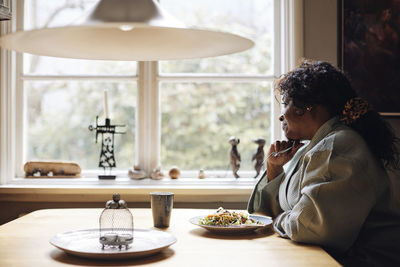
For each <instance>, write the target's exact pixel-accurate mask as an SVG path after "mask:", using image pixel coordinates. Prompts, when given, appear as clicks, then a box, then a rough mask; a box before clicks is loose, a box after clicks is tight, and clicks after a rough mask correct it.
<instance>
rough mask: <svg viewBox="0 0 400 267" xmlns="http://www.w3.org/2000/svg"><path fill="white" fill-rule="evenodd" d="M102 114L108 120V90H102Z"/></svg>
mask: <svg viewBox="0 0 400 267" xmlns="http://www.w3.org/2000/svg"><path fill="white" fill-rule="evenodd" d="M104 112H105V115H106V119H109V118H110V114H108V90H107V89H106V90H104Z"/></svg>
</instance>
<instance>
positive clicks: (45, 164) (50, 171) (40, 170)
mask: <svg viewBox="0 0 400 267" xmlns="http://www.w3.org/2000/svg"><path fill="white" fill-rule="evenodd" d="M24 171H25V177H26V178H78V177H80V176H81V167H80V166H79V165H78V163H75V162H67V161H28V162H26V163H25V165H24Z"/></svg>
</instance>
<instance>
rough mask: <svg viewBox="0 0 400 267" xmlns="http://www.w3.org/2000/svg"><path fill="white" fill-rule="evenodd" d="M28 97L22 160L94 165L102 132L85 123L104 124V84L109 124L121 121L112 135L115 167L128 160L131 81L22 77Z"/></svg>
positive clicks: (133, 100)
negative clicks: (27, 78) (25, 140)
mask: <svg viewBox="0 0 400 267" xmlns="http://www.w3.org/2000/svg"><path fill="white" fill-rule="evenodd" d="M24 87H25V94H26V102H27V104H26V105H27V109H26V112H27V114H26V115H27V124H26V126H27V129H26V133H27V136H26V137H27V142H28V144H29V145H28V148H27V156H26V157H27V160H35V159H40V160H70V161H75V162H77V163H79V165H80V166H81V168H83V169H97V168H98V162H99V156H100V147H101V141H102V140H101V135H99V136H98V140H97V144H96V143H95V139H96V138H95V137H96V133H95V131H89V129H88V126H89V125H93V126H94V127H95V126H96V116H99V124H102V125H104V93H103V92H104V89H108V102H109V110H110V118H111V124H114V125H120V124H124V125H126V127H125V128H117V131H119V130H121V131H126V134H122V135H121V134H116V135H115V136H114V142H115V148H114V154H115V159H116V165H117V166H116V167H117V168H118V169H127V168H129V167H131V166H132V165H133V162H134V151H135V146H134V144H135V112H136V92H137V88H136V83H121V82H118V83H105V82H104V83H101V82H71V81H68V82H53V81H52V82H43V81H40V82H38V81H26V82H24Z"/></svg>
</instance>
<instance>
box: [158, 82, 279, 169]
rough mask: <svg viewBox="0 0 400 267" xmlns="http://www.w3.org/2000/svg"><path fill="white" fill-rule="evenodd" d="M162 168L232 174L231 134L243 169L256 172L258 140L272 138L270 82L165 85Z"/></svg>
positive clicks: (162, 103) (163, 93) (162, 96)
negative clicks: (235, 138)
mask: <svg viewBox="0 0 400 267" xmlns="http://www.w3.org/2000/svg"><path fill="white" fill-rule="evenodd" d="M161 107H162V126H161V128H162V133H161V136H162V138H161V139H162V140H161V164H162V166H163V168H167V169H168V168H169V167H170V166H172V165H177V166H179V167H180V168H181V169H183V170H199V169H205V170H230V165H229V151H230V149H231V145H230V144H229V142H228V140H229V138H230V137H231V136H236V137H237V138H239V139H240V144H239V145H238V150H239V153H240V154H241V157H242V164H241V168H240V170H248V171H250V170H254V168H253V165H254V162H252V161H251V157H252V154H253V153H254V152H255V151H256V150H257V145H256V144H255V143H253V139H256V138H264V139H265V140H267V142H269V140H270V139H269V138H270V130H269V129H270V113H271V110H270V109H271V83H270V82H263V83H162V84H161Z"/></svg>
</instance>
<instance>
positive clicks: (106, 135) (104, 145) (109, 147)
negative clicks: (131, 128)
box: [89, 91, 125, 179]
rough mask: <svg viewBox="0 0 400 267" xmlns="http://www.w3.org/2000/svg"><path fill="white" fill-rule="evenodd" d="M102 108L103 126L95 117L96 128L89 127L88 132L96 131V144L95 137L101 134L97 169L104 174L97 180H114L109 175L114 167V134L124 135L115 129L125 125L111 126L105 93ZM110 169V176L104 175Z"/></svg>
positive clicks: (97, 117)
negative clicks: (104, 117)
mask: <svg viewBox="0 0 400 267" xmlns="http://www.w3.org/2000/svg"><path fill="white" fill-rule="evenodd" d="M104 107H105V116H106V119H105V124H104V125H99V124H98V119H99V116H96V127H93V126H92V125H89V131H93V130H96V144H97V137H98V136H99V134H101V151H100V160H99V167H100V168H103V169H104V174H103V175H99V176H98V177H99V179H115V178H116V176H115V175H111V169H112V168H114V167H116V166H117V165H116V162H115V157H114V134H125V132H117V131H116V128H117V127H125V125H112V124H111V120H110V117H109V113H108V96H107V91H104ZM107 168H109V169H110V174H108V175H107V174H106V169H107Z"/></svg>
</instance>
